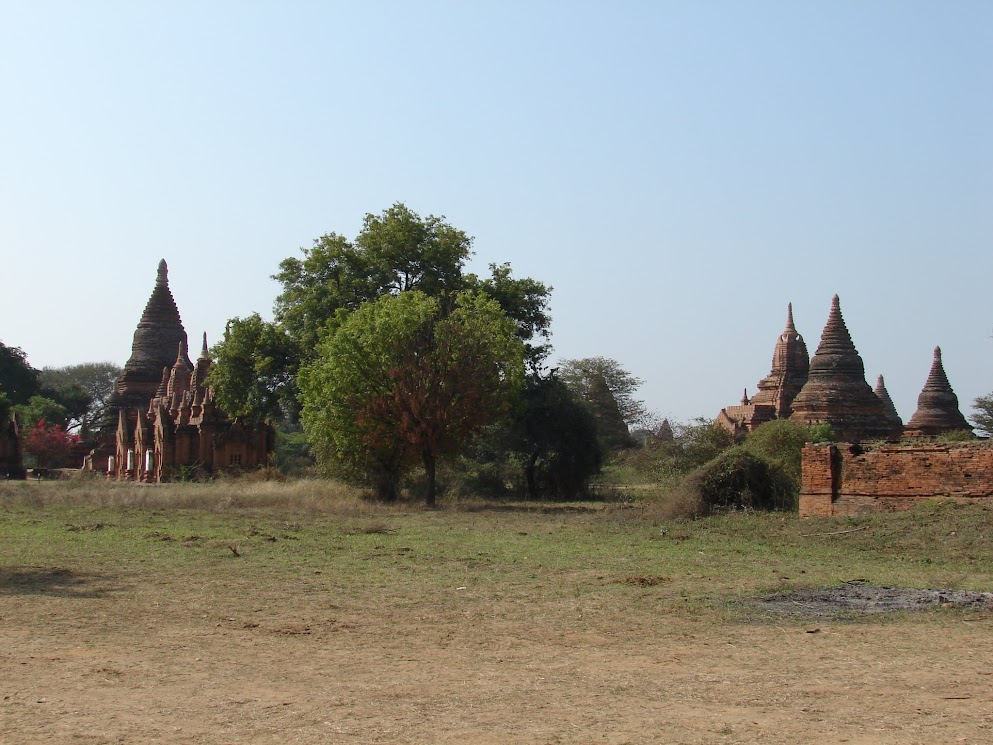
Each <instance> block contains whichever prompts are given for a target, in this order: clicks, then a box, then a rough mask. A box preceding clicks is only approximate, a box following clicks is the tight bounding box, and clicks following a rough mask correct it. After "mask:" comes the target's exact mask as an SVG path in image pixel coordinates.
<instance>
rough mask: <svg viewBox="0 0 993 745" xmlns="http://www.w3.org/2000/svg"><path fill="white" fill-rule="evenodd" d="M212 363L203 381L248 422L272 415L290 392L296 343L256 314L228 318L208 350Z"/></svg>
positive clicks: (226, 408)
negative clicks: (216, 341)
mask: <svg viewBox="0 0 993 745" xmlns="http://www.w3.org/2000/svg"><path fill="white" fill-rule="evenodd" d="M212 351H213V354H214V357H215V361H214V363H213V364H212V365H211V367H210V371H209V372H208V373H207V382H208V384H209V385H210V386H211V387H212V388H213V389H214V392H215V393H216V394H217V402H218V403H219V404H220V406H221V408H222V409H223V410H224V411H226V412H227V413H228V415H230V416H233V417H239V418H240V419H242V420H244V421H246V422H249V423H251V424H253V425H255V424H259V423H260V422H262V421H264V420H267V419H277V418H279V416H280V413H281V407H282V405H283V404H284V402H285V401H287V399H288V398H289V399H293V398H294V397H293V396H287V393H288V392H290V391H292V386H293V376H294V373H295V372H296V366H297V364H298V354H297V346H296V345H295V344H294V343H293V340H292V339H291V338H290V337H289V335H288V334H287V333H286V332H285V331H284V330H283V329H282V328H281V327H279V326H276V325H275V324H271V323H266V322H265V321H264V320H262V317H261V316H260V315H259V314H258V313H253V314H252V315H250V316H248V317H247V318H232V319H231V320H230V321H228V324H227V328H226V329H225V331H224V339H223V340H222V341H221V342H220V343H219V344H216V345H215V346H214V349H213V350H212Z"/></svg>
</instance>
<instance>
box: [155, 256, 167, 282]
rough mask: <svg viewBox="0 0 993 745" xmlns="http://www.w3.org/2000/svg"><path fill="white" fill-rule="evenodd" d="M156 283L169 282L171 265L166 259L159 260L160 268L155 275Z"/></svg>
mask: <svg viewBox="0 0 993 745" xmlns="http://www.w3.org/2000/svg"><path fill="white" fill-rule="evenodd" d="M155 284H157V285H168V284H169V265H168V264H166V260H165V259H161V260H160V261H159V270H158V273H157V274H156V276H155Z"/></svg>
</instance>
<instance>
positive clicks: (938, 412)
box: [904, 347, 972, 437]
mask: <svg viewBox="0 0 993 745" xmlns="http://www.w3.org/2000/svg"><path fill="white" fill-rule="evenodd" d="M961 430H968V431H972V427H971V426H970V424H969V422H967V421H966V419H965V417H964V416H962V412H961V411H959V399H958V396H956V395H955V391H953V390H952V386H951V385H950V384H949V382H948V376H947V375H945V368H944V366H943V365H942V364H941V348H940V347H935V348H934V360H933V361H932V363H931V372H930V373H929V374H928V376H927V381H925V383H924V389H923V390H922V391H921V395H920V396H918V397H917V411H915V412H914V415H913V416H912V417H911V418H910V421H909V422H907V427H906V429H905V430H904V434H906V435H907V436H909V437H928V436H931V437H933V436H934V435H940V434H943V433H945V432H955V431H961Z"/></svg>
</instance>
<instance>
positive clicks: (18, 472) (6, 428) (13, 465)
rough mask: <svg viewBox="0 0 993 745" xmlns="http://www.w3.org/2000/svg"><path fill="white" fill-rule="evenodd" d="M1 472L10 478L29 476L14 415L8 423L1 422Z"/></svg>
mask: <svg viewBox="0 0 993 745" xmlns="http://www.w3.org/2000/svg"><path fill="white" fill-rule="evenodd" d="M0 474H3V476H4V478H8V479H24V478H26V477H27V471H26V470H25V469H24V460H23V459H22V457H21V438H20V436H19V435H18V432H17V423H16V422H15V421H14V417H13V416H11V417H10V419H9V421H7V422H6V423H3V422H0Z"/></svg>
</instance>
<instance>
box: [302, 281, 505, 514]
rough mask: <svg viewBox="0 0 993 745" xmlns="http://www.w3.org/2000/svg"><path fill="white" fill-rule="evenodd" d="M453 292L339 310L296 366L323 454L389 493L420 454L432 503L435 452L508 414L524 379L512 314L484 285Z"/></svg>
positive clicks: (306, 416) (308, 420)
mask: <svg viewBox="0 0 993 745" xmlns="http://www.w3.org/2000/svg"><path fill="white" fill-rule="evenodd" d="M453 301H454V302H453V303H452V309H451V310H450V311H446V308H445V307H444V304H443V302H442V300H441V299H440V298H438V297H432V296H429V295H426V294H425V293H423V292H421V291H419V290H408V291H404V292H402V293H400V294H398V295H396V296H393V295H385V296H383V297H380V298H379V299H378V300H375V301H373V302H368V303H365V304H363V305H361V306H360V307H359V308H358V309H357V310H356V311H354V312H352V313H348V312H346V311H341V312H340V313H339V314H338V316H337V317H336V319H335V320H334V321H333V322H332V323H331V324H330V325H329V327H328V330H327V332H326V333H325V335H324V337H323V340H322V341H321V342H320V344H319V345H318V349H317V355H316V357H315V359H313V360H312V361H311V362H310V363H308V364H307V365H305V366H304V367H303V368H301V370H300V376H299V385H300V393H301V399H302V403H303V409H302V418H303V424H304V429H305V431H306V432H307V433H308V435H309V436H310V438H311V442H312V444H313V447H314V450H315V452H316V454H317V457H318V460H319V462H321V463H322V464H323V465H325V466H326V467H330V468H331V469H332V470H336V471H337V472H338V473H341V474H344V475H349V476H351V477H353V478H355V479H357V480H361V481H364V482H365V483H370V484H372V485H373V486H374V487H375V488H376V491H377V493H378V494H379V496H381V497H383V498H386V499H392V498H395V497H396V495H397V490H398V487H399V481H400V478H401V476H402V475H403V473H404V471H405V469H406V468H408V467H409V466H410V465H412V464H413V463H415V462H417V461H418V460H419V461H420V462H422V463H423V464H424V467H425V471H426V474H427V478H428V490H427V495H426V498H427V501H428V503H429V504H432V503H433V502H434V499H435V489H436V486H435V464H436V461H437V459H438V458H439V457H443V456H445V455H449V454H452V453H455V452H457V451H458V450H459V449H461V448H463V447H464V446H465V445H466V444H468V442H469V441H470V440H471V438H472V437H473V436H474V435H475V434H476V433H477V432H478V431H479V430H480V429H481V428H482V427H483V425H485V424H487V423H489V422H493V421H499V420H500V419H503V418H506V417H507V416H509V415H510V413H511V412H512V411H513V409H514V406H515V404H516V402H517V400H518V393H519V390H520V387H521V385H522V383H523V379H524V348H523V343H522V342H521V340H520V339H519V338H518V337H517V336H516V334H515V327H514V323H513V321H511V320H510V319H509V318H507V316H506V315H505V314H504V312H503V311H502V310H501V308H500V306H499V304H498V303H497V302H496V301H495V300H493V299H492V298H489V297H487V296H486V295H484V294H483V293H479V292H460V293H458V294H456V295H455V296H454V298H453Z"/></svg>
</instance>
